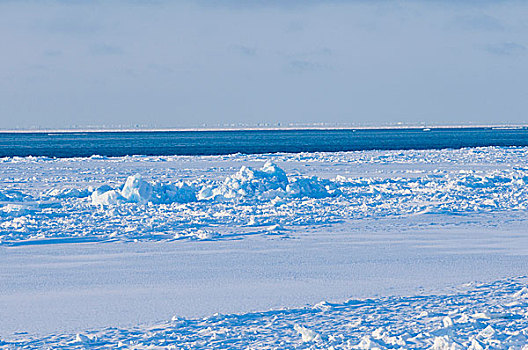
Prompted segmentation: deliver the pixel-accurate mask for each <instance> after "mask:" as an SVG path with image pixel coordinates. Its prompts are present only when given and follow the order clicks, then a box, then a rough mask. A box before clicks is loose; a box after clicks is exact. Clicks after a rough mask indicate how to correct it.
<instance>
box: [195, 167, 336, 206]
mask: <svg viewBox="0 0 528 350" xmlns="http://www.w3.org/2000/svg"><path fill="white" fill-rule="evenodd" d="M336 194H338V191H336V187H335V185H334V184H333V183H332V182H331V181H329V180H321V179H319V178H317V177H315V176H314V177H312V178H299V179H293V180H290V179H289V178H288V176H287V175H286V173H285V172H284V170H282V169H281V168H279V167H278V166H277V165H275V164H273V163H272V162H270V161H268V162H266V163H265V164H264V166H263V167H262V168H261V169H260V170H255V169H253V168H250V167H246V166H242V167H241V168H240V170H239V171H238V172H237V173H236V174H234V175H231V176H228V177H227V178H226V179H225V180H224V182H223V183H221V184H220V185H219V186H216V187H215V186H209V187H208V186H204V187H203V188H202V189H201V190H200V192H199V193H198V199H199V200H211V199H213V200H220V201H222V200H224V201H225V200H230V199H235V198H238V199H256V200H270V199H274V198H277V197H279V198H282V197H311V198H323V197H329V196H332V195H336Z"/></svg>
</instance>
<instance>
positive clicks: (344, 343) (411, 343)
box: [0, 277, 528, 350]
mask: <svg viewBox="0 0 528 350" xmlns="http://www.w3.org/2000/svg"><path fill="white" fill-rule="evenodd" d="M526 286H527V279H526V277H517V278H512V279H507V280H501V281H496V282H493V283H487V284H480V283H471V284H467V285H465V286H462V287H460V288H459V289H458V290H456V291H455V292H454V293H452V294H442V295H419V296H411V297H384V298H378V299H359V300H358V299H353V300H349V301H347V302H345V303H329V302H322V303H319V304H317V305H315V306H313V307H305V308H300V309H283V310H272V311H266V312H257V313H248V314H233V315H221V314H216V315H213V316H211V317H206V318H202V319H183V318H179V317H173V318H172V320H170V321H168V322H163V323H160V324H157V325H153V326H139V327H134V328H114V327H111V328H106V329H102V330H94V331H88V332H84V333H79V334H53V335H49V336H46V337H42V338H27V339H18V340H11V341H8V340H4V341H2V340H0V349H10V348H21V349H22V348H23V349H37V348H70V349H84V348H90V349H108V348H114V349H119V348H133V349H228V348H229V349H336V350H337V349H435V350H450V349H472V350H477V349H519V350H521V349H522V350H526V349H528V345H527V344H528V311H527V310H528V298H527V296H526V290H527V289H526Z"/></svg>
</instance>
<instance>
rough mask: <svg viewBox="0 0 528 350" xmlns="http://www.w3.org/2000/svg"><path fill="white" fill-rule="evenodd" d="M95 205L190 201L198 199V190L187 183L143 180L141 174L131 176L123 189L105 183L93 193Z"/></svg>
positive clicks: (92, 197)
mask: <svg viewBox="0 0 528 350" xmlns="http://www.w3.org/2000/svg"><path fill="white" fill-rule="evenodd" d="M91 199H92V204H94V205H115V204H119V203H138V204H147V203H149V202H150V203H157V204H160V203H163V204H170V203H188V202H194V201H196V190H195V188H194V187H192V186H189V185H188V184H186V183H181V182H180V183H176V184H152V183H150V182H147V181H145V180H143V178H142V177H141V175H140V174H136V175H132V176H129V177H128V178H127V180H126V182H125V184H124V185H123V188H122V189H121V190H116V189H113V188H112V187H110V186H108V185H103V186H101V187H99V188H98V189H97V190H95V191H94V192H93V193H92V195H91Z"/></svg>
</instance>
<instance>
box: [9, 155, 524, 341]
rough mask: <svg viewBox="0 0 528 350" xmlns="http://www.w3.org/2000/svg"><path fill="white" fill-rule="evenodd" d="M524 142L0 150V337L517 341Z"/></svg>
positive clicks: (520, 304)
mask: <svg viewBox="0 0 528 350" xmlns="http://www.w3.org/2000/svg"><path fill="white" fill-rule="evenodd" d="M526 159H528V148H479V149H462V150H442V151H390V152H383V151H368V152H349V153H306V154H275V155H231V156H214V157H213V156H211V157H178V156H174V157H140V156H134V157H122V158H108V159H107V158H103V157H91V158H78V159H48V158H31V157H30V158H5V159H0V183H1V186H0V349H1V348H6V349H18V348H36V349H41V348H80V349H82V348H95V349H97V348H137V349H143V348H145V349H146V348H148V349H157V348H160V349H164V348H171V347H172V348H176V349H178V348H189V349H190V348H242V349H252V348H277V349H283V348H286V349H287V348H321V349H332V348H334V349H375V348H379V349H528V347H527V344H528V289H527V287H528V279H527V278H525V277H518V276H525V275H526V273H527V271H526V269H527V266H528V215H527V214H528V190H527V186H526V184H527V183H528V166H527V165H526V164H525V163H526ZM471 281H482V282H472V283H467V282H471ZM457 286H458V287H457ZM409 295H410V296H409ZM322 300H327V302H322ZM346 300H348V301H346ZM265 310H269V311H265ZM173 316H174V317H173ZM171 317H172V319H171ZM160 320H166V321H160Z"/></svg>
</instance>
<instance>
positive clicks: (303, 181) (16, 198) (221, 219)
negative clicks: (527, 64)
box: [0, 148, 528, 245]
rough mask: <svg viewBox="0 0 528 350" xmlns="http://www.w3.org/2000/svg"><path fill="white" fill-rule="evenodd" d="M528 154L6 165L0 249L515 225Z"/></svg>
mask: <svg viewBox="0 0 528 350" xmlns="http://www.w3.org/2000/svg"><path fill="white" fill-rule="evenodd" d="M527 156H528V149H527V148H480V149H462V150H427V151H389V152H386V151H384V152H381V151H365V152H347V153H309V154H303V153H301V154H277V155H276V154H273V155H271V154H268V155H232V156H203V157H197V156H189V157H184V156H179V157H176V156H173V157H123V158H108V159H107V158H104V157H103V158H102V157H92V158H78V159H48V158H4V159H2V167H1V169H0V176H1V178H0V181H1V187H0V220H1V222H0V244H3V245H12V244H24V243H35V242H40V243H42V241H45V240H48V241H49V242H57V241H88V240H91V241H96V240H97V241H103V240H122V241H131V240H132V241H133V240H154V241H159V240H165V241H170V240H181V239H202V240H203V239H214V240H218V239H233V238H234V237H243V236H246V235H254V234H281V235H287V234H288V233H289V232H291V231H295V230H305V229H306V228H309V227H313V226H316V227H317V226H321V225H334V224H337V223H347V222H351V221H355V222H357V221H360V222H361V221H363V219H367V218H368V219H372V220H377V219H383V218H387V217H406V216H411V215H412V216H415V215H420V216H424V215H425V216H431V215H440V216H445V217H449V216H453V215H458V216H460V215H462V216H463V215H467V214H474V213H477V214H478V213H490V212H494V213H499V212H504V213H513V212H515V213H516V214H515V215H514V216H516V217H519V216H523V215H525V213H526V212H527V210H526V209H527V207H528V189H527V186H526V184H527V183H528V166H527V165H526V164H525V163H526V159H528V158H527ZM506 216H507V217H509V216H511V215H508V214H506ZM499 217H502V215H501V216H499ZM496 219H497V218H493V220H492V221H496ZM425 221H426V222H427V221H428V220H427V219H426V220H425ZM352 226H354V227H356V226H357V223H356V224H354V225H352ZM360 226H361V224H360Z"/></svg>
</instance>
